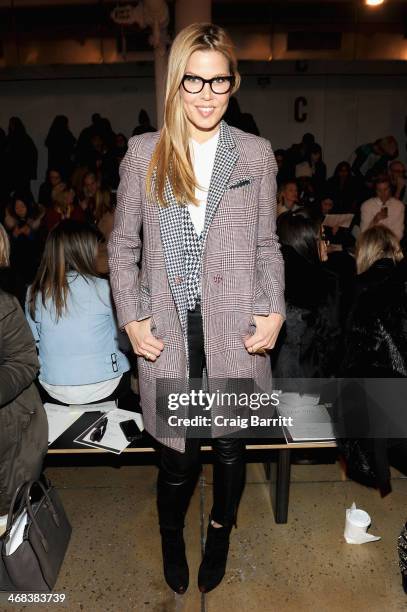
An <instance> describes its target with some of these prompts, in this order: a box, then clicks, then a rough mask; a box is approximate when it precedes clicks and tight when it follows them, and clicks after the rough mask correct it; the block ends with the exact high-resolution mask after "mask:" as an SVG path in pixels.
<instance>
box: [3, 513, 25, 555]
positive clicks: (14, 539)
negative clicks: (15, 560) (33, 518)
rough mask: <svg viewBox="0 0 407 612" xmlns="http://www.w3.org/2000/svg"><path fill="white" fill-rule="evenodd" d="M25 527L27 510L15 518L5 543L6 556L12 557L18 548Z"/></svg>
mask: <svg viewBox="0 0 407 612" xmlns="http://www.w3.org/2000/svg"><path fill="white" fill-rule="evenodd" d="M26 525H27V510H24V512H22V513H21V514H20V516H18V517H17V519H16V521H15V523H14V525H13V526H12V528H11V531H10V537H9V538H8V540H7V542H6V555H12V554H13V552H14V551H15V550H17V548H18V547H19V546H20V544H21V543H22V541H23V538H24V529H25V526H26Z"/></svg>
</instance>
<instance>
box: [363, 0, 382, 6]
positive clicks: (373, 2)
mask: <svg viewBox="0 0 407 612" xmlns="http://www.w3.org/2000/svg"><path fill="white" fill-rule="evenodd" d="M383 3H384V0H365V4H367V6H380V4H383Z"/></svg>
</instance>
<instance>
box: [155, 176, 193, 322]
mask: <svg viewBox="0 0 407 612" xmlns="http://www.w3.org/2000/svg"><path fill="white" fill-rule="evenodd" d="M165 198H166V201H167V203H168V205H167V206H165V207H164V206H159V207H158V214H159V221H160V234H161V241H162V245H163V250H164V259H165V267H166V270H167V277H168V283H169V285H170V288H171V292H172V295H173V298H174V301H175V305H176V307H177V310H178V314H179V317H180V321H181V326H182V328H183V330H184V332H185V333H186V328H187V293H186V282H185V281H186V278H185V274H186V271H185V256H184V244H183V238H182V209H181V206H180V205H179V204H178V203H177V200H176V199H175V196H174V194H173V191H172V188H171V185H170V183H169V181H168V180H167V183H166V187H165Z"/></svg>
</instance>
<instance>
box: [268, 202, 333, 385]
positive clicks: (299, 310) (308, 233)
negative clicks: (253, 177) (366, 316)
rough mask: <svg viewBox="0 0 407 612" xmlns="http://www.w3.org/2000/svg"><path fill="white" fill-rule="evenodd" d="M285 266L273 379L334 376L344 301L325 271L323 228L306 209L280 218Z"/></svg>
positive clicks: (279, 224)
mask: <svg viewBox="0 0 407 612" xmlns="http://www.w3.org/2000/svg"><path fill="white" fill-rule="evenodd" d="M277 233H278V235H279V238H280V243H281V252H282V254H283V257H284V264H285V300H286V309H287V315H286V321H285V324H284V325H283V328H282V330H281V332H280V335H279V338H278V340H277V343H276V346H275V348H274V350H273V351H272V352H271V360H272V371H273V376H276V377H280V378H313V377H325V376H332V375H333V374H334V373H335V361H336V356H337V350H338V338H339V334H340V329H339V307H338V303H339V295H338V280H337V277H336V275H335V274H333V273H332V272H330V271H329V270H328V269H326V267H325V266H324V265H323V262H325V261H326V260H327V247H326V244H325V242H324V237H323V235H322V227H321V223H320V221H319V220H318V219H314V218H313V217H312V216H311V214H310V213H309V212H308V211H307V210H306V209H304V208H300V209H298V210H296V211H295V212H286V213H284V214H282V215H281V216H280V217H279V218H278V222H277Z"/></svg>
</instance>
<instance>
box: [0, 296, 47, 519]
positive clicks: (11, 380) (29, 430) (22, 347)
mask: <svg viewBox="0 0 407 612" xmlns="http://www.w3.org/2000/svg"><path fill="white" fill-rule="evenodd" d="M38 367H39V365H38V359H37V353H36V350H35V343H34V338H33V337H32V333H31V330H30V328H29V325H28V323H27V321H26V318H25V316H24V313H23V311H22V309H21V307H20V305H19V304H18V302H17V299H16V298H14V297H12V296H11V295H8V294H7V293H5V292H4V291H1V290H0V514H4V513H5V512H7V511H8V506H9V504H10V501H11V499H12V497H13V493H14V491H15V489H16V488H17V486H18V485H19V484H21V483H22V482H25V481H26V480H31V479H36V478H38V477H39V475H40V473H41V468H42V461H43V458H44V456H45V454H46V452H47V447H48V422H47V417H46V414H45V411H44V408H43V406H42V402H41V400H40V397H39V395H38V391H37V389H36V387H35V384H34V379H35V377H36V375H37V371H38Z"/></svg>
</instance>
